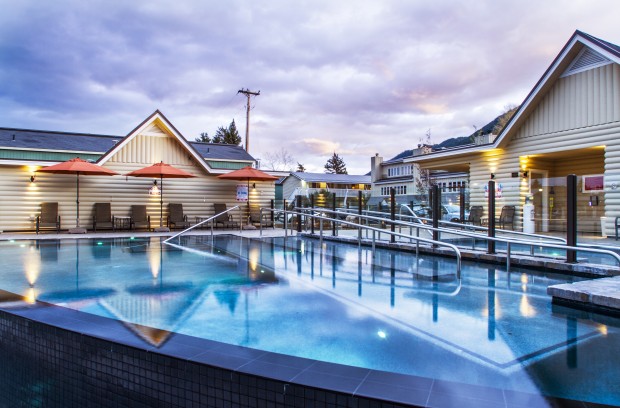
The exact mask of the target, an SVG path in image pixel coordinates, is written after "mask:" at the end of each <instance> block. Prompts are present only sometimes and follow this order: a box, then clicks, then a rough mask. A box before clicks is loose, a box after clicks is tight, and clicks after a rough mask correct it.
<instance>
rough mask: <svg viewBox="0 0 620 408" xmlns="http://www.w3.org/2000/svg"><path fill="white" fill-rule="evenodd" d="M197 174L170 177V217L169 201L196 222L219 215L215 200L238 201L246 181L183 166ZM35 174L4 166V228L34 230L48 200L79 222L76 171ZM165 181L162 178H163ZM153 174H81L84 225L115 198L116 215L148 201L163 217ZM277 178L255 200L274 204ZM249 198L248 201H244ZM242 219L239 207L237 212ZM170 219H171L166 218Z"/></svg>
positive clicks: (71, 222) (120, 168) (66, 223)
mask: <svg viewBox="0 0 620 408" xmlns="http://www.w3.org/2000/svg"><path fill="white" fill-rule="evenodd" d="M105 167H107V168H110V169H112V170H114V171H117V172H119V173H121V174H125V173H128V172H130V171H132V170H137V169H138V168H140V167H141V166H138V165H127V164H120V163H110V164H109V165H106V166H105ZM179 168H182V169H183V170H186V171H188V172H190V173H193V174H195V175H197V176H198V177H196V178H191V179H164V181H163V201H164V217H166V216H167V204H168V203H182V204H183V209H184V211H185V213H186V214H188V216H189V217H190V220H191V221H193V220H194V218H193V217H195V216H205V215H206V216H210V215H213V214H214V211H213V203H226V204H227V205H228V206H229V207H231V206H234V205H237V204H238V203H237V202H236V201H235V198H236V186H237V184H243V182H241V181H240V182H235V181H224V180H220V179H218V178H216V177H215V176H212V175H206V174H202V173H200V171H199V169H198V168H196V167H192V166H179ZM30 175H31V173H30V172H29V171H28V170H26V169H23V168H20V167H8V166H3V167H0V188H2V190H3V191H4V193H3V196H2V200H0V230H3V231H11V230H33V229H34V225H35V224H34V217H35V216H36V215H38V214H39V213H40V204H41V202H45V201H53V202H58V203H59V211H60V215H61V217H62V228H63V229H68V228H71V227H74V226H75V219H76V203H75V201H76V176H74V175H64V174H44V173H39V174H37V178H36V182H35V183H30V181H29V178H30ZM158 183H159V181H158ZM152 185H153V179H150V178H135V177H124V176H80V220H81V222H80V224H81V225H82V226H84V227H87V228H91V227H92V215H93V204H94V203H96V202H110V203H111V204H112V213H113V214H115V215H121V216H128V215H130V214H129V213H130V206H131V205H132V204H145V205H147V211H148V214H149V215H150V216H151V220H152V222H153V223H155V222H157V223H158V222H159V212H160V211H159V208H160V206H159V201H160V197H159V196H149V194H148V190H149V188H150V187H151V186H152ZM274 195H275V189H274V183H273V182H256V190H251V191H250V199H251V202H252V204H253V205H255V204H257V205H260V206H264V207H268V206H269V205H270V200H271V199H273V198H274ZM244 205H245V203H243V204H242V206H244ZM233 217H234V218H235V219H236V220H239V219H240V214H239V212H238V211H235V212H234V213H233ZM164 222H165V220H164Z"/></svg>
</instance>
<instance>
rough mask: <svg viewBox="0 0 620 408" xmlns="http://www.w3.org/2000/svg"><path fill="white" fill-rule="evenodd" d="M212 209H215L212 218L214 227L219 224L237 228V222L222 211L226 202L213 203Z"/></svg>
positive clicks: (224, 226)
mask: <svg viewBox="0 0 620 408" xmlns="http://www.w3.org/2000/svg"><path fill="white" fill-rule="evenodd" d="M213 209H214V210H215V215H217V217H215V218H214V219H213V222H214V225H215V227H218V226H221V227H223V228H239V223H238V222H236V221H234V220H233V218H232V215H231V214H230V213H224V211H226V204H222V203H214V204H213Z"/></svg>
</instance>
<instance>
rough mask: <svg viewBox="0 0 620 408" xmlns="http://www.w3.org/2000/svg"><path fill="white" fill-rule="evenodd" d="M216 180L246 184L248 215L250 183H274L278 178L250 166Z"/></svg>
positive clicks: (222, 175) (220, 176)
mask: <svg viewBox="0 0 620 408" xmlns="http://www.w3.org/2000/svg"><path fill="white" fill-rule="evenodd" d="M217 178H220V179H224V180H240V181H247V183H248V214H249V213H250V181H276V180H278V177H275V176H272V175H271V174H267V173H265V172H264V171H261V170H258V169H255V168H253V167H250V166H246V167H243V168H241V169H239V170H235V171H231V172H230V173H226V174H220V175H219V176H217Z"/></svg>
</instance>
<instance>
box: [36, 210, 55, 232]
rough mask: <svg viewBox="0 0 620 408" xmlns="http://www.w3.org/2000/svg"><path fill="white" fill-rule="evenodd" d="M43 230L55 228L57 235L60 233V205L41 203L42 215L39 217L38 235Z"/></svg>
mask: <svg viewBox="0 0 620 408" xmlns="http://www.w3.org/2000/svg"><path fill="white" fill-rule="evenodd" d="M42 228H53V229H55V230H56V233H57V234H58V232H60V215H58V203H41V214H40V215H37V224H36V231H37V234H38V233H39V230H40V229H42Z"/></svg>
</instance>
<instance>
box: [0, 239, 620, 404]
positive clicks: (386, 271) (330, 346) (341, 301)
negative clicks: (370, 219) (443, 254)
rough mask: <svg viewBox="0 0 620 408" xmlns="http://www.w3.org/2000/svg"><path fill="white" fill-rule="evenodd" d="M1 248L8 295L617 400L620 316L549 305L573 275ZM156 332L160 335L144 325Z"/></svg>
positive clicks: (268, 243) (200, 251)
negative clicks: (553, 288) (552, 293)
mask: <svg viewBox="0 0 620 408" xmlns="http://www.w3.org/2000/svg"><path fill="white" fill-rule="evenodd" d="M180 244H181V245H180V246H178V247H177V246H170V245H167V244H162V243H161V242H160V238H158V237H154V238H140V239H129V238H114V239H88V240H84V239H81V240H62V241H60V240H45V241H44V240H41V241H34V240H32V241H27V240H23V241H14V242H9V241H5V242H2V243H0V257H2V259H3V260H4V261H3V263H4V267H3V269H2V271H1V272H0V282H2V283H1V285H0V289H4V290H7V291H10V292H14V293H17V294H22V295H24V296H26V298H27V299H30V300H31V301H34V300H40V301H46V302H51V303H55V304H58V305H61V306H65V307H68V308H72V309H76V310H80V311H82V312H86V313H93V314H96V315H100V316H105V317H110V318H113V319H120V320H123V321H125V322H126V323H127V324H126V326H127V327H128V330H132V331H133V332H134V333H135V334H136V336H137V337H139V338H141V339H143V340H144V341H145V342H148V343H149V344H150V345H154V346H156V347H157V346H158V345H162V344H163V343H165V342H166V339H167V334H166V333H167V332H176V333H183V334H187V335H192V336H197V337H202V338H207V339H210V340H216V341H222V342H226V343H230V344H236V345H241V346H246V347H252V348H257V349H261V350H266V351H272V352H277V353H283V354H288V355H294V356H299V357H306V358H311V359H317V360H322V361H328V362H334V363H339V364H346V365H351V366H359V367H366V368H371V369H376V370H383V371H391V372H397V373H404V374H412V375H418V376H423V377H429V378H436V379H442V380H450V381H456V382H461V383H469V384H477V385H485V386H490V387H496V388H501V389H507V390H515V391H520V392H530V393H535V394H543V395H549V396H556V397H563V398H569V399H576V400H583V401H591V402H599V403H606V404H620V386H619V385H618V384H619V383H618V381H617V378H618V377H619V376H620V356H619V354H620V353H617V350H618V348H619V346H620V319H616V318H612V317H606V316H601V315H596V314H591V313H584V312H579V311H576V310H572V309H569V308H563V307H558V306H553V305H552V304H551V299H550V297H549V296H548V295H547V294H546V288H547V286H549V285H552V284H557V283H564V282H570V281H571V280H573V279H575V278H571V277H567V276H563V275H556V274H551V273H538V272H532V271H527V270H521V269H518V268H514V267H513V268H511V270H510V272H506V271H505V269H503V268H502V267H499V266H497V265H482V264H474V263H467V262H464V263H463V270H462V274H461V279H458V277H457V273H456V262H455V261H454V260H452V259H449V258H438V257H431V256H426V255H425V256H421V257H419V258H416V257H415V255H414V254H409V253H402V252H396V251H390V250H383V249H377V250H376V251H375V252H374V254H373V252H372V251H371V250H370V249H369V248H360V247H357V246H355V245H346V244H340V243H332V242H327V241H324V242H320V241H318V240H312V239H304V238H291V237H289V238H270V239H263V240H257V239H248V238H243V237H236V236H218V237H215V239H213V240H212V239H211V238H210V237H195V236H193V237H185V238H183V239H182V240H181V242H180ZM145 326H147V327H154V328H157V329H161V330H160V331H153V330H147V329H145Z"/></svg>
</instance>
